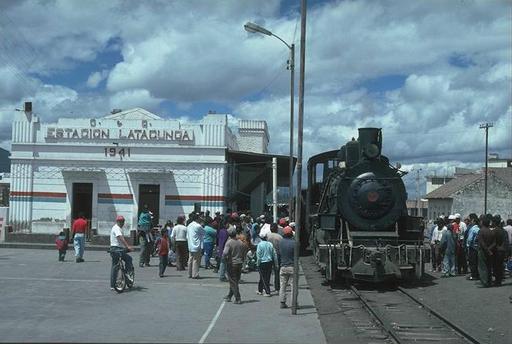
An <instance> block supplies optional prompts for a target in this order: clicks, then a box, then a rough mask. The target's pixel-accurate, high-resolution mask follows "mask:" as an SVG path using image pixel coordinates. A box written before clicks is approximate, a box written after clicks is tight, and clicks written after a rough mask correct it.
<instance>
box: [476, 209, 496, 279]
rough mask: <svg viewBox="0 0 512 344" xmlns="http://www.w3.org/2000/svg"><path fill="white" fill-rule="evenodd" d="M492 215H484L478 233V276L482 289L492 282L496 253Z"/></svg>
mask: <svg viewBox="0 0 512 344" xmlns="http://www.w3.org/2000/svg"><path fill="white" fill-rule="evenodd" d="M491 220H492V215H490V214H487V215H484V216H483V218H482V222H481V227H480V232H479V233H478V244H479V250H478V274H479V275H480V281H481V282H482V284H483V285H484V287H489V286H490V285H491V280H492V266H493V265H494V259H495V252H496V237H495V235H494V233H493V231H492V230H491V228H490V226H491Z"/></svg>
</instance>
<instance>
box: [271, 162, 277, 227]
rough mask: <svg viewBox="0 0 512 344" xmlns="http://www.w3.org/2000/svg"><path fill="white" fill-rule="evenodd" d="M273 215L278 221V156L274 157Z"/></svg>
mask: <svg viewBox="0 0 512 344" xmlns="http://www.w3.org/2000/svg"><path fill="white" fill-rule="evenodd" d="M272 206H273V207H272V216H273V218H274V220H273V222H277V158H276V157H274V158H272Z"/></svg>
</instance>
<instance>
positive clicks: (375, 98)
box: [0, 0, 512, 197]
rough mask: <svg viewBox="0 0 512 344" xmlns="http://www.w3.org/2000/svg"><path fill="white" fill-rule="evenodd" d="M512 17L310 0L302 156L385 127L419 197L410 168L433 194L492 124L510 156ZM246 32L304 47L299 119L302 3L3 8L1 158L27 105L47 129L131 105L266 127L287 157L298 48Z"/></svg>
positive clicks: (442, 0)
mask: <svg viewBox="0 0 512 344" xmlns="http://www.w3.org/2000/svg"><path fill="white" fill-rule="evenodd" d="M511 15H512V3H511V2H510V1H505V0H503V1H500V0H481V1H477V0H450V1H446V0H418V1H410V0H392V1H391V0H389V1H388V0H382V1H372V0H355V1H311V0H310V1H308V7H307V23H306V27H307V32H306V44H305V53H306V55H305V56H306V61H305V71H306V72H305V88H304V90H305V91H304V93H305V95H304V158H305V160H307V159H308V158H309V157H310V156H311V155H314V154H317V153H320V152H322V151H326V150H332V149H337V148H339V147H340V146H342V145H343V144H345V143H346V141H348V140H350V139H351V138H352V137H357V128H360V127H378V128H382V131H383V153H384V154H385V155H386V156H388V158H389V159H390V161H391V162H392V163H393V164H396V163H398V162H399V163H401V165H402V169H404V170H407V171H411V173H409V174H408V175H407V176H406V177H405V182H406V185H407V187H408V191H409V195H410V196H411V197H415V196H416V191H415V190H416V187H415V185H416V183H415V179H416V176H417V173H418V172H415V171H420V172H419V174H420V176H421V177H422V178H421V187H420V194H422V191H421V190H424V181H425V179H424V178H423V177H424V176H426V175H434V174H436V175H446V174H451V173H453V171H454V169H455V167H466V168H480V167H482V166H483V164H484V159H485V133H484V130H482V129H479V125H480V124H481V123H485V122H492V123H493V124H494V126H493V127H492V128H491V129H489V152H492V153H498V154H499V155H500V157H503V158H512V99H511V97H512V89H511V87H512V86H511V85H512V82H511V81H512V80H511V79H512V46H511V39H512V37H511V32H512V24H511V18H512V16H511ZM248 21H251V22H255V23H257V24H259V25H261V26H263V27H265V28H266V29H268V30H270V31H272V32H273V33H275V34H276V35H278V36H279V37H281V38H282V39H283V40H285V41H286V42H287V43H289V44H291V43H294V44H295V45H296V56H295V58H296V74H295V80H296V81H295V85H296V86H297V88H296V89H295V96H296V97H295V109H296V116H297V110H298V83H299V70H300V66H299V51H300V0H296V1H293V0H286V1H279V0H266V1H260V0H244V1H239V0H219V1H207V0H204V1H197V0H190V1H167V0H166V1H164V0H161V1H159V0H152V1H135V0H133V1H130V0H128V1H121V0H109V1H94V0H88V1H81V0H46V1H45V0H41V1H36V0H27V1H22V0H19V1H18V0H16V1H14V0H2V1H0V32H1V36H2V37H1V39H0V147H3V148H5V149H10V139H11V121H12V118H13V116H14V109H16V108H22V106H23V102H24V101H32V102H33V108H34V112H35V113H36V114H37V115H38V116H39V117H40V118H41V120H42V121H43V122H54V121H56V120H57V119H58V118H61V117H75V118H79V117H81V118H89V117H101V116H105V115H106V114H107V113H109V112H110V111H111V110H112V109H114V108H120V109H130V108H134V107H141V108H144V109H146V110H148V111H151V112H153V113H155V114H157V115H159V116H161V117H164V118H179V119H182V120H198V119H200V118H202V117H203V116H204V115H205V114H206V113H207V112H208V111H209V110H212V111H216V112H217V113H227V114H230V115H232V116H233V117H234V118H236V119H262V120H266V121H267V123H268V126H269V131H270V147H269V150H270V152H272V153H277V154H283V155H287V154H288V152H289V125H290V123H289V111H290V110H289V109H290V72H289V71H288V70H287V69H286V66H287V60H288V58H289V49H288V48H287V47H286V46H285V45H284V44H283V43H282V42H280V41H279V40H277V39H276V38H275V37H270V36H264V35H261V34H255V33H249V32H246V31H245V30H244V29H243V25H244V23H246V22H248ZM295 132H297V131H296V130H295ZM295 142H297V140H295ZM423 193H424V192H423Z"/></svg>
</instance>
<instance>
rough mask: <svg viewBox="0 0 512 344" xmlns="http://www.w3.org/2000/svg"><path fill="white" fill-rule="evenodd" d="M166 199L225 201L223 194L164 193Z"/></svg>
mask: <svg viewBox="0 0 512 344" xmlns="http://www.w3.org/2000/svg"><path fill="white" fill-rule="evenodd" d="M165 200H166V201H196V202H201V201H222V202H223V201H225V197H224V196H200V195H165Z"/></svg>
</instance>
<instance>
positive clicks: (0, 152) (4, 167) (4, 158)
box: [0, 148, 11, 172]
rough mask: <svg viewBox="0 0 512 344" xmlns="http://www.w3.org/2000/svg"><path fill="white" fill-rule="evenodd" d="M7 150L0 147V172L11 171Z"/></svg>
mask: <svg viewBox="0 0 512 344" xmlns="http://www.w3.org/2000/svg"><path fill="white" fill-rule="evenodd" d="M10 154H11V153H9V151H6V150H5V149H2V148H0V172H11V160H9V155H10Z"/></svg>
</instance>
